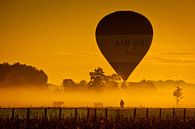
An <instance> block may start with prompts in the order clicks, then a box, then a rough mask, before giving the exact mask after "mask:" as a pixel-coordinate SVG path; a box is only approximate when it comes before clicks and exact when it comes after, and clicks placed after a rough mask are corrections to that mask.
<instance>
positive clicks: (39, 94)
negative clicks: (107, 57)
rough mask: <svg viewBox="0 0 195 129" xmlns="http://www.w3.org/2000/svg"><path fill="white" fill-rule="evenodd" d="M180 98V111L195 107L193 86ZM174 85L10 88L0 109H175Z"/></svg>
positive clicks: (4, 92)
mask: <svg viewBox="0 0 195 129" xmlns="http://www.w3.org/2000/svg"><path fill="white" fill-rule="evenodd" d="M181 87H182V92H183V98H182V99H181V101H180V102H179V106H178V107H181V108H184V107H185V108H192V107H195V103H194V98H195V87H194V86H191V85H185V86H181ZM175 88H176V86H164V87H163V86H156V88H155V89H150V88H128V89H106V88H105V89H103V90H96V91H95V90H89V89H63V87H61V86H50V88H49V89H40V88H32V87H31V88H30V87H24V86H23V87H19V86H17V87H11V86H10V87H9V88H1V89H0V106H1V107H48V106H49V107H52V106H53V102H55V101H63V102H64V106H65V107H87V106H88V107H94V103H102V104H103V106H104V107H110V106H112V107H119V103H120V100H121V99H123V100H124V102H125V105H124V106H125V107H161V108H168V107H177V106H176V101H175V97H174V96H173V91H174V90H175Z"/></svg>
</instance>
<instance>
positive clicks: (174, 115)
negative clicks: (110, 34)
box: [173, 108, 175, 119]
mask: <svg viewBox="0 0 195 129" xmlns="http://www.w3.org/2000/svg"><path fill="white" fill-rule="evenodd" d="M173 119H175V108H173Z"/></svg>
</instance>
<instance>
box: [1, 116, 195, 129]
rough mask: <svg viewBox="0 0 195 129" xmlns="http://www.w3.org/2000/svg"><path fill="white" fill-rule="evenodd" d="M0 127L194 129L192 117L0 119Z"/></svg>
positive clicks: (45, 128) (46, 128)
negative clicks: (163, 118) (161, 118)
mask: <svg viewBox="0 0 195 129" xmlns="http://www.w3.org/2000/svg"><path fill="white" fill-rule="evenodd" d="M0 129H195V120H194V119H187V120H185V121H184V120H183V119H179V118H178V119H165V120H159V119H154V118H153V119H152V118H150V119H146V118H142V119H133V118H118V117H116V118H110V119H105V118H94V117H91V118H77V119H76V118H74V117H73V118H65V119H58V118H50V119H42V118H34V119H19V118H14V119H11V118H10V119H0Z"/></svg>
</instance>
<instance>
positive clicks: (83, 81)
mask: <svg viewBox="0 0 195 129" xmlns="http://www.w3.org/2000/svg"><path fill="white" fill-rule="evenodd" d="M79 85H80V86H87V81H85V80H81V81H80V82H79Z"/></svg>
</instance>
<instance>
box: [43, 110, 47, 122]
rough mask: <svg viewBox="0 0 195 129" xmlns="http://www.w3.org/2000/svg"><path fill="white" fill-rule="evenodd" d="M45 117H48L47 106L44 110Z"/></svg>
mask: <svg viewBox="0 0 195 129" xmlns="http://www.w3.org/2000/svg"><path fill="white" fill-rule="evenodd" d="M44 117H45V119H47V108H45V110H44Z"/></svg>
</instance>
